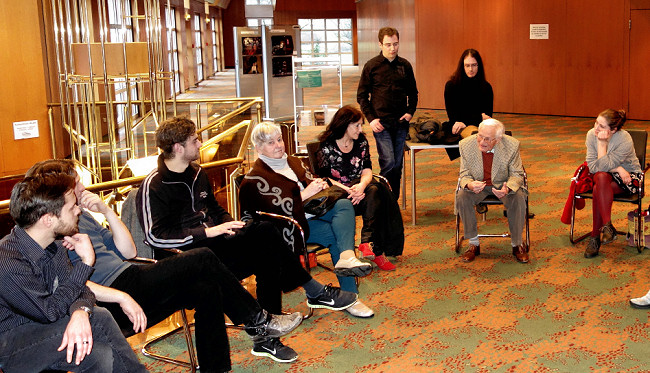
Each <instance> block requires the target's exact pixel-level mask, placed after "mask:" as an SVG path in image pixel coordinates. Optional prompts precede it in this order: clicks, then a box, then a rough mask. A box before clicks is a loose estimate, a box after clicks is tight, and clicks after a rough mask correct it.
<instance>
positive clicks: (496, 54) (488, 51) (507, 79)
mask: <svg viewBox="0 0 650 373" xmlns="http://www.w3.org/2000/svg"><path fill="white" fill-rule="evenodd" d="M513 12H514V0H503V1H496V2H495V1H492V0H478V1H471V2H470V1H466V2H465V8H464V15H465V21H464V28H463V33H464V38H463V43H464V44H463V46H462V47H461V48H459V51H457V52H456V54H457V56H456V60H454V63H455V64H456V63H457V62H458V58H460V55H461V52H462V51H464V50H465V49H467V48H474V49H476V50H477V51H479V53H480V54H481V57H482V58H483V64H484V65H485V73H486V78H487V80H488V82H490V84H491V85H492V89H493V90H494V111H496V112H511V111H513V107H514V66H513V62H514V49H513V45H514V33H513V22H514V19H513V18H514V14H513ZM455 64H454V66H453V67H454V68H455V66H456V65H455Z"/></svg>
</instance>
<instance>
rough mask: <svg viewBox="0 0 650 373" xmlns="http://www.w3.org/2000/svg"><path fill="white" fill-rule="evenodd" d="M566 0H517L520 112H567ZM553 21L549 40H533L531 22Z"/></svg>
mask: <svg viewBox="0 0 650 373" xmlns="http://www.w3.org/2000/svg"><path fill="white" fill-rule="evenodd" d="M566 22H567V19H566V0H517V1H515V9H514V27H513V34H514V43H513V46H514V52H515V55H514V66H513V69H514V70H513V72H514V91H513V93H514V105H513V111H514V112H516V113H535V114H563V113H565V109H566V108H565V76H566V68H565V62H566V58H565V53H564V47H563V46H564V38H565V36H566ZM538 23H543V24H546V23H547V24H549V39H548V40H530V38H529V34H530V24H538Z"/></svg>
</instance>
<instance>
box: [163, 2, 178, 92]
mask: <svg viewBox="0 0 650 373" xmlns="http://www.w3.org/2000/svg"><path fill="white" fill-rule="evenodd" d="M165 25H166V28H167V63H168V66H169V70H170V71H171V72H172V74H173V75H174V89H173V93H172V94H178V93H181V76H180V71H179V70H178V30H177V29H176V9H174V8H167V7H165Z"/></svg>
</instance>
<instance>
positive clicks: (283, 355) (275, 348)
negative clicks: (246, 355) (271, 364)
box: [251, 338, 298, 363]
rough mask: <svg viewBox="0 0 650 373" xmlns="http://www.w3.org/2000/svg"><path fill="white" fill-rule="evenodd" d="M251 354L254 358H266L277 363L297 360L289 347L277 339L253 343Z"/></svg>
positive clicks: (294, 352)
mask: <svg viewBox="0 0 650 373" xmlns="http://www.w3.org/2000/svg"><path fill="white" fill-rule="evenodd" d="M251 354H253V355H255V356H266V357H270V358H271V359H273V360H275V361H277V362H278V363H291V362H293V361H296V360H297V359H298V354H297V353H296V351H294V350H293V349H292V348H291V347H288V346H285V345H283V344H282V342H280V339H279V338H268V339H266V340H264V341H261V342H258V343H255V344H254V345H253V349H252V350H251Z"/></svg>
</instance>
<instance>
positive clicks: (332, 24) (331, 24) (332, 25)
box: [325, 18, 339, 30]
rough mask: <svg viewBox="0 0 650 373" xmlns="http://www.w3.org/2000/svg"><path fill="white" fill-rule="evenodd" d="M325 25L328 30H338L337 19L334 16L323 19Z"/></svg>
mask: <svg viewBox="0 0 650 373" xmlns="http://www.w3.org/2000/svg"><path fill="white" fill-rule="evenodd" d="M325 27H326V28H327V29H328V30H338V28H339V20H338V19H336V18H328V19H326V20H325Z"/></svg>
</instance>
